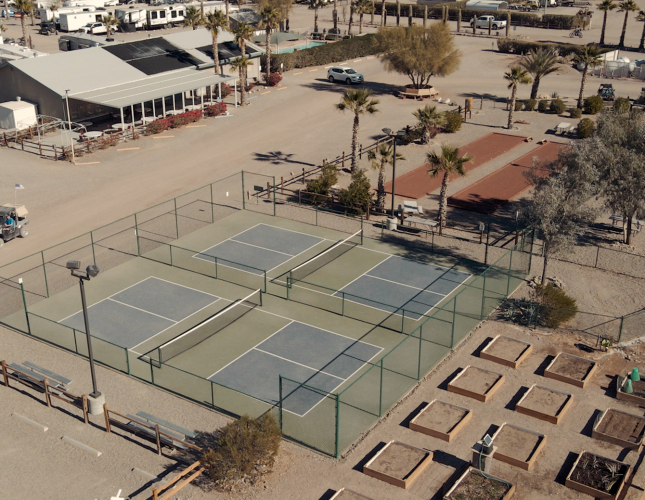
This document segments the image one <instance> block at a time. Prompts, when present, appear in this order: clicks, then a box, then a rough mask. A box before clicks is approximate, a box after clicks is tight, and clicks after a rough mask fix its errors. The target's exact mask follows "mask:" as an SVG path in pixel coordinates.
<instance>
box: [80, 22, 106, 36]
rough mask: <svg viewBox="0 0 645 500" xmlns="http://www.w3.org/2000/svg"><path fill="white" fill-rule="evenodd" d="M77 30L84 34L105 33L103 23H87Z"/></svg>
mask: <svg viewBox="0 0 645 500" xmlns="http://www.w3.org/2000/svg"><path fill="white" fill-rule="evenodd" d="M78 32H79V33H85V34H86V35H101V34H103V33H107V27H106V26H105V24H104V23H87V24H86V25H85V26H83V27H82V28H81V29H79V30H78Z"/></svg>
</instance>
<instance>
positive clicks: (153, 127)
mask: <svg viewBox="0 0 645 500" xmlns="http://www.w3.org/2000/svg"><path fill="white" fill-rule="evenodd" d="M169 128H170V121H169V120H168V118H161V119H159V120H155V121H153V122H150V123H148V125H147V126H146V133H147V134H148V135H153V134H159V133H161V132H163V131H164V130H168V129H169Z"/></svg>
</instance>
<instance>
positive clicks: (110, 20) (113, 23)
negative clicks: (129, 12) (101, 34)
mask: <svg viewBox="0 0 645 500" xmlns="http://www.w3.org/2000/svg"><path fill="white" fill-rule="evenodd" d="M101 22H102V23H103V24H105V27H106V29H107V36H110V35H111V34H112V29H113V28H114V29H116V27H117V26H118V25H119V20H118V19H117V18H116V17H114V16H113V15H112V14H108V15H107V16H103V17H101Z"/></svg>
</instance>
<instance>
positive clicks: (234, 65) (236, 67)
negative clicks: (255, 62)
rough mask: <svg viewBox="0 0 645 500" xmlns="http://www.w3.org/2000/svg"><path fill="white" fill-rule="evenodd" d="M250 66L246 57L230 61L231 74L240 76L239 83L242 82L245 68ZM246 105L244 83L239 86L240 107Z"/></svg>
mask: <svg viewBox="0 0 645 500" xmlns="http://www.w3.org/2000/svg"><path fill="white" fill-rule="evenodd" d="M250 65H251V63H250V61H249V58H248V57H238V58H237V59H234V60H233V61H231V73H233V72H235V71H237V72H238V73H239V75H240V82H242V80H244V75H246V70H247V68H248V67H249V66H250ZM245 104H246V86H245V85H244V83H242V84H241V85H240V106H244V105H245Z"/></svg>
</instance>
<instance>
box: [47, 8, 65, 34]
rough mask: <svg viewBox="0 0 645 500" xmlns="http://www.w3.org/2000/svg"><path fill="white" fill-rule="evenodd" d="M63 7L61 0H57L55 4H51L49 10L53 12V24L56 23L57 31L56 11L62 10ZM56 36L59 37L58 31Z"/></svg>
mask: <svg viewBox="0 0 645 500" xmlns="http://www.w3.org/2000/svg"><path fill="white" fill-rule="evenodd" d="M61 6H62V2H61V1H60V0H56V1H55V2H52V3H50V4H49V10H51V11H52V18H53V19H52V22H53V23H54V29H56V11H57V10H58V9H60V8H61ZM56 34H57V35H58V31H56Z"/></svg>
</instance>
